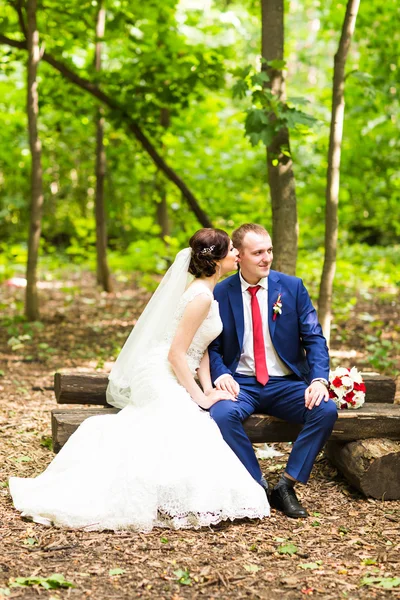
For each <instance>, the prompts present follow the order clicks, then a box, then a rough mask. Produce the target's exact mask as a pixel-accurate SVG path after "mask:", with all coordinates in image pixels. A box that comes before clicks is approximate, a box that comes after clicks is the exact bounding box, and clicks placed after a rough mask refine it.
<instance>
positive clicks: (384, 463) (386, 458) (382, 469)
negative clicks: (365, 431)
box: [325, 439, 400, 500]
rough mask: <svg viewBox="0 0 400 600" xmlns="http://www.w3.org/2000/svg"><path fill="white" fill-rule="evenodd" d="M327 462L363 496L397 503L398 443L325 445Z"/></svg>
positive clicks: (399, 481) (399, 495) (399, 496)
mask: <svg viewBox="0 0 400 600" xmlns="http://www.w3.org/2000/svg"><path fill="white" fill-rule="evenodd" d="M325 451H326V454H327V456H328V458H329V460H330V461H331V462H332V463H333V464H334V465H335V466H336V467H337V468H338V469H339V471H340V472H341V473H343V475H344V476H345V477H346V479H347V480H348V481H349V483H351V484H352V485H353V486H354V487H356V488H357V489H358V490H360V491H361V492H362V493H363V494H365V495H366V496H372V497H373V498H380V499H382V500H400V478H399V473H400V443H399V442H395V441H393V440H387V439H369V440H360V441H358V442H351V443H350V444H341V443H337V442H329V443H328V444H327V446H326V450H325Z"/></svg>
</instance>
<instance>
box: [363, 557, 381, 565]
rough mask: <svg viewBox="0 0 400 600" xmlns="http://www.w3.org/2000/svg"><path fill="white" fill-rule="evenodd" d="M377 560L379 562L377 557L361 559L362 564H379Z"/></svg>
mask: <svg viewBox="0 0 400 600" xmlns="http://www.w3.org/2000/svg"><path fill="white" fill-rule="evenodd" d="M377 562H378V561H377V560H376V558H364V559H363V560H362V561H361V564H362V565H376V564H377Z"/></svg>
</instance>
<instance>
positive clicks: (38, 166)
mask: <svg viewBox="0 0 400 600" xmlns="http://www.w3.org/2000/svg"><path fill="white" fill-rule="evenodd" d="M27 12H28V22H27V45H28V104H27V112H28V132H29V145H30V149H31V157H32V166H31V203H30V227H29V240H28V263H27V269H26V280H27V284H26V296H25V315H26V317H27V319H28V320H29V321H36V320H38V319H39V301H38V293H37V286H36V283H37V263H38V253H39V245H40V235H41V229H42V211H43V182H42V160H41V153H42V147H41V143H40V139H39V134H38V125H37V121H38V114H39V94H38V82H37V78H36V77H37V68H38V64H39V61H40V49H39V32H38V30H37V25H36V0H28V3H27Z"/></svg>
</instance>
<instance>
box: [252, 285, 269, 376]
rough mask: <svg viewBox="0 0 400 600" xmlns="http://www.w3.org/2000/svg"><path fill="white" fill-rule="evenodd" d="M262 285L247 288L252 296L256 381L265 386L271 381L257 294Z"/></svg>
mask: <svg viewBox="0 0 400 600" xmlns="http://www.w3.org/2000/svg"><path fill="white" fill-rule="evenodd" d="M260 287H261V286H260V285H256V286H254V287H249V288H247V291H248V292H249V293H250V295H251V316H252V319H253V347H254V362H255V366H256V379H257V381H258V382H259V383H262V385H265V384H266V383H267V381H268V379H269V375H268V368H267V361H266V358H265V345H264V335H263V326H262V320H261V312H260V305H259V304H258V300H257V296H256V294H257V292H258V290H259V289H260Z"/></svg>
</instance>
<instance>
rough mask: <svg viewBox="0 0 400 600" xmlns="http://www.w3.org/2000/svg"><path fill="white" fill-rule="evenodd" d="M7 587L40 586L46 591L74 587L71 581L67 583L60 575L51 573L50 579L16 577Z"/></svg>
mask: <svg viewBox="0 0 400 600" xmlns="http://www.w3.org/2000/svg"><path fill="white" fill-rule="evenodd" d="M9 585H10V587H27V586H33V585H40V586H41V587H43V588H45V589H46V590H49V589H52V590H54V589H58V588H70V587H71V588H72V587H75V585H74V584H73V583H72V582H71V581H67V580H66V579H65V577H64V575H62V574H60V573H53V575H50V577H17V578H16V579H15V580H14V581H13V582H12V583H10V584H9Z"/></svg>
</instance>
